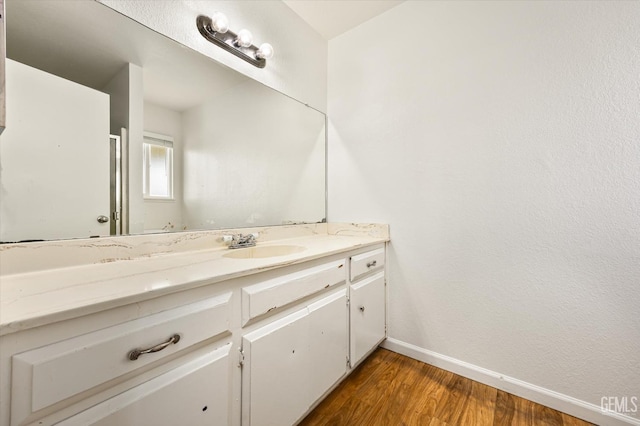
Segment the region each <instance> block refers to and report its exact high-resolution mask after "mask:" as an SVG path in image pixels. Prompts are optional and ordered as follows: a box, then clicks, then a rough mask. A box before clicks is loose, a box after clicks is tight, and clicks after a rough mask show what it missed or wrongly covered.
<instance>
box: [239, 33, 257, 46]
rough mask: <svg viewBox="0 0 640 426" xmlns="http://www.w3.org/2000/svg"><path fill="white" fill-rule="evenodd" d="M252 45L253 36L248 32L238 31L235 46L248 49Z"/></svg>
mask: <svg viewBox="0 0 640 426" xmlns="http://www.w3.org/2000/svg"><path fill="white" fill-rule="evenodd" d="M251 43H253V36H252V35H251V32H249V30H240V31H238V34H237V36H236V40H235V44H236V45H238V46H240V47H249V46H251Z"/></svg>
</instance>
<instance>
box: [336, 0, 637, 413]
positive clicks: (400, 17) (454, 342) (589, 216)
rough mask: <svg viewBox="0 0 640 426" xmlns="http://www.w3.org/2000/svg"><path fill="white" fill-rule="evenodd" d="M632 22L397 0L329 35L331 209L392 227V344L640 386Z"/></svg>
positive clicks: (628, 390)
mask: <svg viewBox="0 0 640 426" xmlns="http://www.w3.org/2000/svg"><path fill="white" fill-rule="evenodd" d="M639 22H640V3H637V2H537V1H524V2H486V1H485V2H420V1H407V2H405V3H402V4H401V5H399V6H397V7H396V8H394V9H392V10H390V11H388V12H386V13H385V14H383V15H381V16H379V17H377V18H375V19H373V20H371V21H368V22H366V23H365V24H363V25H361V26H359V27H357V28H355V29H354V30H352V31H350V32H348V33H346V34H344V35H342V36H339V37H337V38H335V39H332V40H331V41H330V42H329V106H328V109H329V111H328V112H329V117H330V129H329V220H330V221H360V222H367V221H372V222H387V223H390V225H391V236H392V242H391V250H390V255H389V256H390V265H389V270H390V276H389V297H390V305H389V323H390V330H389V335H390V336H391V337H392V338H394V339H397V340H399V341H401V342H404V343H408V344H412V345H415V346H417V347H418V348H419V350H421V351H423V352H424V351H425V350H426V351H432V352H433V353H435V354H436V355H445V356H449V357H452V358H455V359H457V360H461V361H465V362H468V363H470V364H473V365H475V366H477V367H482V368H485V369H488V370H492V371H494V372H498V373H500V374H502V375H507V376H511V377H513V378H516V379H520V380H522V381H525V382H528V383H530V384H533V385H537V386H540V387H542V388H546V389H549V390H552V391H555V392H559V393H562V394H565V395H568V396H570V397H574V398H577V399H579V400H582V401H587V402H588V403H591V404H594V405H595V406H590V408H591V409H593V410H594V412H595V410H599V407H600V401H601V397H602V396H619V397H622V396H628V397H631V396H634V395H635V396H639V397H640V385H639V384H640V51H639V50H640V25H638V23H639ZM383 25H384V26H385V27H387V28H393V31H390V32H385V33H384V36H381V34H380V28H382V27H383ZM425 353H427V352H425ZM639 415H640V414H636V416H639Z"/></svg>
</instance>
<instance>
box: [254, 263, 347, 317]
mask: <svg viewBox="0 0 640 426" xmlns="http://www.w3.org/2000/svg"><path fill="white" fill-rule="evenodd" d="M345 265H346V260H345V259H340V260H337V261H335V262H330V263H325V264H323V265H320V266H315V267H313V268H308V269H304V270H302V271H299V272H295V273H293V274H287V275H283V276H280V277H277V278H274V279H271V280H267V281H263V282H260V283H258V284H254V285H251V286H248V287H244V288H243V289H242V325H246V324H247V323H248V322H249V321H250V320H251V319H253V318H256V317H259V316H261V315H264V314H266V313H268V312H271V311H273V310H275V309H278V308H280V307H282V306H285V305H288V304H289V303H292V302H295V301H296V300H300V299H302V298H303V297H307V296H310V295H312V294H314V293H317V292H319V291H321V290H323V289H325V288H329V287H333V286H336V285H339V284H342V283H344V282H346V279H347V276H346V275H347V274H346V272H345V270H346V268H345Z"/></svg>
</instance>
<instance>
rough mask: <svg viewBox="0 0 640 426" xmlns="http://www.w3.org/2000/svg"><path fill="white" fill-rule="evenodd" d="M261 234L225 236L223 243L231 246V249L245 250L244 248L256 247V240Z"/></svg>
mask: <svg viewBox="0 0 640 426" xmlns="http://www.w3.org/2000/svg"><path fill="white" fill-rule="evenodd" d="M258 236H259V234H258V233H257V232H254V233H252V234H247V235H243V234H233V235H224V236H223V237H222V241H224V242H225V243H227V244H228V245H229V248H230V249H237V248H244V247H253V246H255V245H256V240H257V238H258Z"/></svg>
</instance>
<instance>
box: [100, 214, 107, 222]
mask: <svg viewBox="0 0 640 426" xmlns="http://www.w3.org/2000/svg"><path fill="white" fill-rule="evenodd" d="M107 222H109V218H108V217H107V216H104V215H100V216H98V223H107Z"/></svg>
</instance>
